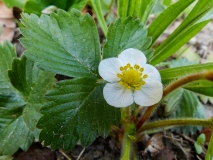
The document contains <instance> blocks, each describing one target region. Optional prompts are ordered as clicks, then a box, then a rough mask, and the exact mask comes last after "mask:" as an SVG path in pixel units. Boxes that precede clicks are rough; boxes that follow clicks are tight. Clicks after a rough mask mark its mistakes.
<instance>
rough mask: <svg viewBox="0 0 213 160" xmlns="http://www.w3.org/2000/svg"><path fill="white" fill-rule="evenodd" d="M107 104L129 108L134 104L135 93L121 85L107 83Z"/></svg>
mask: <svg viewBox="0 0 213 160" xmlns="http://www.w3.org/2000/svg"><path fill="white" fill-rule="evenodd" d="M103 93H104V98H105V100H106V101H107V103H108V104H109V105H111V106H114V107H119V108H120V107H127V106H129V105H131V104H132V103H133V93H132V90H130V89H125V88H123V87H122V86H121V85H120V84H119V83H107V84H106V85H105V86H104V89H103Z"/></svg>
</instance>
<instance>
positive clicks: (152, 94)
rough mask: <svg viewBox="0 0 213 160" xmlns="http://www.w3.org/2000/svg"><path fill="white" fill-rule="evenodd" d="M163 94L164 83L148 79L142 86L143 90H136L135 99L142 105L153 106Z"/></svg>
mask: <svg viewBox="0 0 213 160" xmlns="http://www.w3.org/2000/svg"><path fill="white" fill-rule="evenodd" d="M162 95H163V85H162V84H161V83H160V82H158V81H148V82H146V84H145V85H143V86H142V87H141V90H135V92H134V95H133V96H134V101H135V103H137V104H138V105H141V106H151V105H153V104H156V103H157V102H159V101H160V100H161V98H162Z"/></svg>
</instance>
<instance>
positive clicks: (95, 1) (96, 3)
mask: <svg viewBox="0 0 213 160" xmlns="http://www.w3.org/2000/svg"><path fill="white" fill-rule="evenodd" d="M90 2H91V4H92V8H93V10H94V12H95V15H96V17H97V19H98V22H99V24H100V26H101V29H102V31H103V33H104V35H105V36H106V35H107V24H106V21H105V19H104V16H103V13H102V8H101V2H100V0H90Z"/></svg>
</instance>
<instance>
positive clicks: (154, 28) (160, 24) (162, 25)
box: [148, 0, 194, 44]
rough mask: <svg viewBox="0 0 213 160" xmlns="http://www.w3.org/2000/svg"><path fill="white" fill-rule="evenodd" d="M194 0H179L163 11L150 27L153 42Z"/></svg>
mask: <svg viewBox="0 0 213 160" xmlns="http://www.w3.org/2000/svg"><path fill="white" fill-rule="evenodd" d="M192 2H194V0H187V1H186V0H179V1H178V2H176V3H175V4H173V5H171V6H170V7H168V8H167V9H166V10H165V11H163V12H162V13H161V14H160V15H159V16H158V17H157V18H156V19H155V20H154V21H153V22H152V23H151V25H150V26H149V27H148V31H149V33H148V35H149V36H151V37H152V44H153V43H154V42H155V41H156V40H157V38H158V37H159V36H160V35H161V34H162V33H163V31H164V30H165V29H166V28H167V27H168V26H169V25H170V24H171V23H172V22H173V21H174V20H175V18H177V16H178V15H179V14H180V13H181V12H183V11H184V9H186V8H187V7H188V6H189V5H190V4H191V3H192Z"/></svg>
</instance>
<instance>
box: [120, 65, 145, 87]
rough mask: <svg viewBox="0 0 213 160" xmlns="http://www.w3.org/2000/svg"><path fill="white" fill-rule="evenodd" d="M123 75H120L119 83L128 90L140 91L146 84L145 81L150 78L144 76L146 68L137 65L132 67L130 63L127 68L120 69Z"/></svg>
mask: <svg viewBox="0 0 213 160" xmlns="http://www.w3.org/2000/svg"><path fill="white" fill-rule="evenodd" d="M120 70H121V71H122V73H121V74H120V73H118V74H117V77H118V78H120V81H119V83H120V84H121V85H123V86H124V87H126V88H129V89H132V90H140V88H141V86H142V85H144V84H145V81H144V79H145V78H147V77H148V75H147V74H143V71H144V68H141V67H140V66H139V65H137V64H135V65H134V66H131V65H130V64H129V63H128V64H127V65H126V66H122V67H120Z"/></svg>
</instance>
